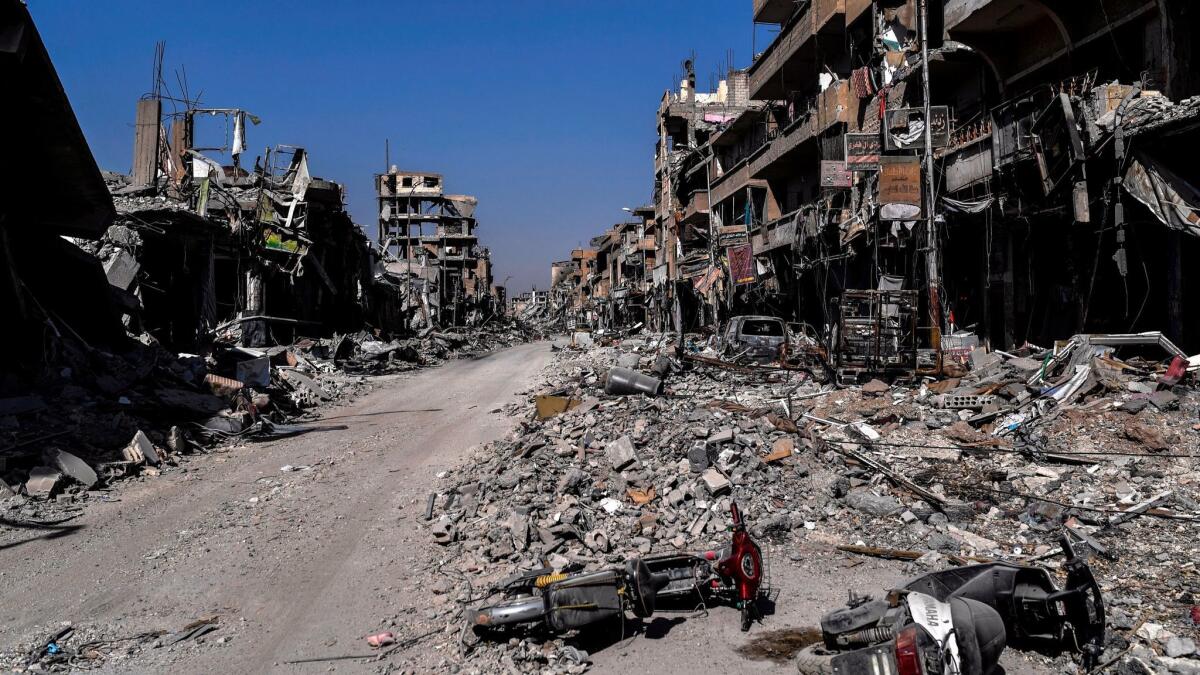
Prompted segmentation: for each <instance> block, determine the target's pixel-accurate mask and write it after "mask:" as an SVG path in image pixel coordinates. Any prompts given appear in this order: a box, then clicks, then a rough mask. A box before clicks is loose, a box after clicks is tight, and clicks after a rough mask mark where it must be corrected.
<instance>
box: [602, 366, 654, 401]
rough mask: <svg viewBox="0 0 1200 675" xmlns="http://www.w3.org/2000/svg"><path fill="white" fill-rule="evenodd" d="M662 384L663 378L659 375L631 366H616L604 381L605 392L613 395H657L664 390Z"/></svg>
mask: <svg viewBox="0 0 1200 675" xmlns="http://www.w3.org/2000/svg"><path fill="white" fill-rule="evenodd" d="M662 386H663V384H662V380H660V379H658V378H657V377H651V376H649V375H644V374H642V373H639V372H637V371H636V370H630V369H629V368H621V367H616V368H613V369H612V370H609V371H608V377H607V378H606V379H605V381H604V393H606V394H610V395H613V396H630V395H633V394H646V395H647V396H657V395H658V394H659V393H660V392H661V391H662Z"/></svg>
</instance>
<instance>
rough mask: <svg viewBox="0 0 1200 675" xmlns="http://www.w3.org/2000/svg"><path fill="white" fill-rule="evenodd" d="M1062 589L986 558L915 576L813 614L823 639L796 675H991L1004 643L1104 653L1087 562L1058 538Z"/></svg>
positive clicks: (1040, 575)
mask: <svg viewBox="0 0 1200 675" xmlns="http://www.w3.org/2000/svg"><path fill="white" fill-rule="evenodd" d="M1062 548H1063V554H1064V556H1065V557H1066V561H1065V565H1064V566H1065V568H1066V572H1067V583H1066V587H1065V588H1064V589H1062V590H1059V589H1058V587H1057V585H1056V584H1055V583H1054V580H1053V579H1052V578H1051V576H1050V573H1049V572H1048V571H1047V570H1045V569H1043V568H1040V567H1028V566H1022V565H1013V564H1009V563H1001V562H996V563H985V564H981V565H968V566H965V567H956V568H951V569H947V570H942V571H939V572H931V573H929V574H926V575H923V576H920V577H917V578H915V579H913V580H911V581H909V582H908V583H906V584H905V585H904V586H902V587H900V588H897V589H893V590H892V591H890V592H889V593H888V595H887V598H886V599H884V600H871V599H870V598H869V597H865V598H862V597H860V598H854V597H852V598H851V601H850V603H849V606H848V607H846V608H843V609H838V610H835V611H833V612H831V613H829V614H826V615H825V616H824V617H822V618H821V635H822V638H823V640H824V642H823V644H817V645H814V646H811V647H808V648H806V649H804V650H803V651H801V652H800V654H799V655H798V656H797V666H798V668H799V671H800V673H801V674H802V675H818V674H820V675H826V674H828V673H839V674H841V673H846V674H850V673H892V674H896V675H934V674H935V673H936V674H938V675H989V674H990V673H993V672H998V671H997V664H998V662H999V660H1000V653H1001V652H1003V651H1004V648H1005V646H1012V647H1014V648H1016V649H1033V650H1038V651H1043V652H1048V653H1062V652H1065V651H1076V652H1079V653H1080V654H1082V665H1083V667H1084V668H1085V669H1091V668H1093V667H1095V666H1096V664H1097V661H1098V659H1099V657H1100V655H1101V654H1102V653H1103V651H1104V628H1105V618H1104V601H1103V599H1102V598H1101V596H1100V587H1099V586H1098V585H1097V584H1096V580H1095V578H1094V577H1093V576H1092V571H1091V568H1089V567H1088V565H1087V563H1086V562H1084V561H1083V560H1080V559H1079V558H1077V557H1075V554H1074V551H1072V549H1071V544H1070V542H1069V541H1068V540H1067V539H1066V538H1065V537H1064V538H1063V540H1062Z"/></svg>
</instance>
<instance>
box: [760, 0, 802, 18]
mask: <svg viewBox="0 0 1200 675" xmlns="http://www.w3.org/2000/svg"><path fill="white" fill-rule="evenodd" d="M795 8H796V3H795V2H793V1H792V0H754V22H755V23H783V22H785V21H787V20H788V19H789V18H791V16H792V11H794V10H795Z"/></svg>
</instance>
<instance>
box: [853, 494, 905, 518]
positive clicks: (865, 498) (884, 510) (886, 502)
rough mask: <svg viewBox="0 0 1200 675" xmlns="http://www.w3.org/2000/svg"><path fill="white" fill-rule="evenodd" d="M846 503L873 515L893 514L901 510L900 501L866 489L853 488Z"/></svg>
mask: <svg viewBox="0 0 1200 675" xmlns="http://www.w3.org/2000/svg"><path fill="white" fill-rule="evenodd" d="M846 505H847V506H849V507H850V508H852V509H854V510H856V511H862V512H863V513H866V514H869V515H872V516H880V517H882V516H891V515H894V514H896V513H899V512H900V502H898V501H896V499H895V498H894V497H891V496H889V495H877V494H875V493H874V492H871V491H870V490H866V489H857V490H851V491H850V493H849V494H847V495H846Z"/></svg>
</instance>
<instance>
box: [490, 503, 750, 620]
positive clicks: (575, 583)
mask: <svg viewBox="0 0 1200 675" xmlns="http://www.w3.org/2000/svg"><path fill="white" fill-rule="evenodd" d="M729 511H730V514H731V516H732V518H733V526H732V528H731V529H732V532H733V536H732V541H731V542H730V544H729V545H728V546H726V547H725V548H724V549H722V550H721V551H705V552H704V553H699V554H667V555H661V556H653V557H650V558H635V559H632V560H630V561H628V562H627V563H626V564H625V566H624V567H618V568H612V569H607V570H601V571H598V572H588V573H570V572H557V573H556V572H554V571H553V570H550V569H541V570H533V571H531V572H527V573H524V574H520V575H517V576H515V577H512V578H510V579H507V580H505V581H503V582H501V584H500V585H499V586H497V587H496V588H494V589H493V595H494V594H497V593H498V594H500V595H502V596H503V599H502V600H501V601H500V602H498V603H496V604H494V605H488V606H485V607H480V608H479V609H477V610H475V612H474V613H473V616H472V618H471V621H472V623H473V624H474V628H475V631H476V632H477V633H487V632H497V631H503V630H505V629H511V628H526V629H538V628H543V629H549V630H550V631H553V632H556V633H558V632H565V631H569V630H573V629H577V628H583V627H584V626H588V625H590V624H595V623H598V622H601V621H604V620H607V619H615V618H617V617H623V616H624V613H625V612H626V611H630V612H632V613H633V614H634V615H635V616H637V617H640V618H646V617H649V616H651V615H652V614H654V611H655V609H656V608H657V606H658V603H659V601H672V600H682V599H685V598H686V597H687V596H689V595H693V594H696V595H697V596H698V597H699V599H701V600H702V601H703V600H706V599H709V598H715V599H720V600H724V601H728V602H730V603H732V604H734V605H735V606H736V607H738V608H739V609H740V610H741V612H742V630H749V629H750V623H751V622H752V621H753V620H754V619H755V618H757V617H758V614H757V611H758V610H757V604H756V603H757V600H758V597H759V593H760V589H761V587H762V576H763V558H762V550H761V549H760V548H759V546H758V544H757V543H755V541H754V540H753V539H751V537H750V534H749V532H747V531H746V526H745V523H743V521H742V516H741V511H740V510H739V509H738V507H737V504H736V503H731V504H730V506H729Z"/></svg>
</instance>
